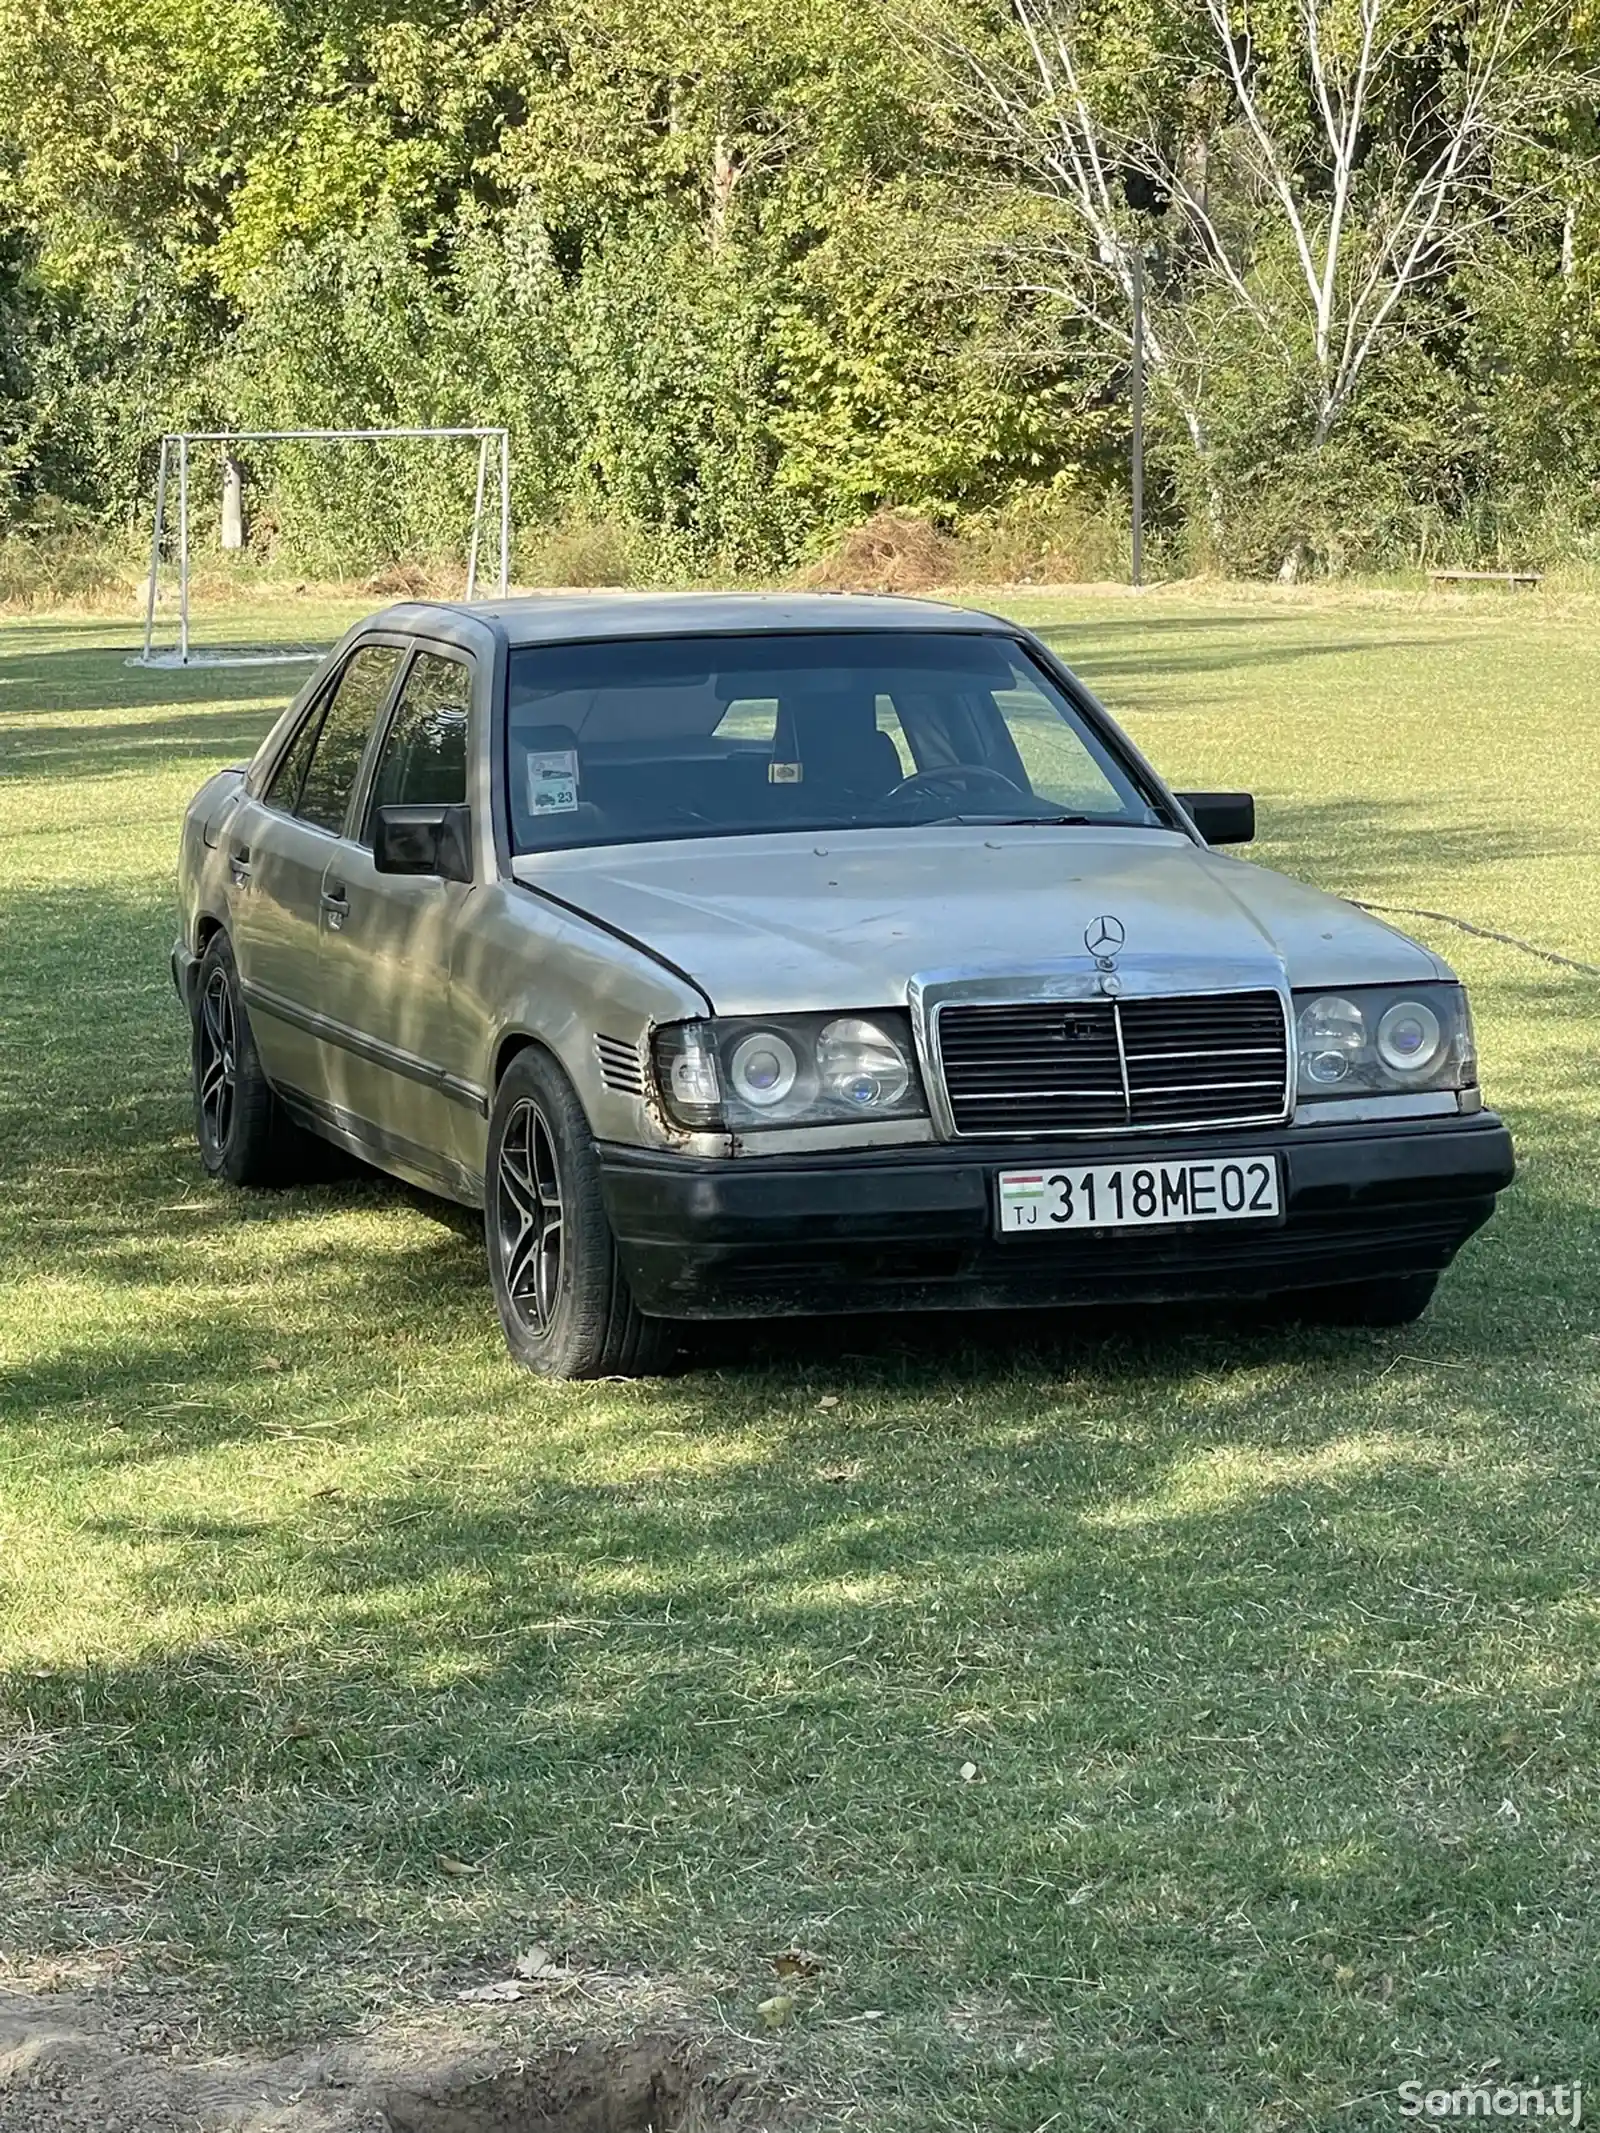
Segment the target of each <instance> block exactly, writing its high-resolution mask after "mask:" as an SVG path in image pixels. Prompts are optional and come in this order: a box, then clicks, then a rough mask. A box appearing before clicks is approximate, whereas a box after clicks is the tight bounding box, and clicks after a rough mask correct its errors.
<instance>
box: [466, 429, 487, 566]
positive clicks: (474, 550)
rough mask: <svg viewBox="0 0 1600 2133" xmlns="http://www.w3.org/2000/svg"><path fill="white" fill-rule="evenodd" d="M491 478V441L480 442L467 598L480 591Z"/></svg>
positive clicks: (483, 439) (485, 439) (483, 440)
mask: <svg viewBox="0 0 1600 2133" xmlns="http://www.w3.org/2000/svg"><path fill="white" fill-rule="evenodd" d="M488 478H489V440H488V438H487V437H480V438H479V440H478V493H477V496H476V497H475V498H474V500H473V505H472V546H471V547H470V548H469V549H468V550H467V598H468V599H469V600H470V599H471V598H472V597H473V595H474V594H475V593H476V592H477V590H478V537H479V535H480V533H481V532H482V529H483V485H484V483H485V482H486V481H487V480H488Z"/></svg>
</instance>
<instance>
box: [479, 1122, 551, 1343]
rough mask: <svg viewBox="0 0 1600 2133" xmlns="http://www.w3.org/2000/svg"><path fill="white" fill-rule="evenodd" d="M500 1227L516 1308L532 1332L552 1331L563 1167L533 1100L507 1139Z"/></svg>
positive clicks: (499, 1189) (500, 1173)
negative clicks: (559, 1162) (558, 1160)
mask: <svg viewBox="0 0 1600 2133" xmlns="http://www.w3.org/2000/svg"><path fill="white" fill-rule="evenodd" d="M495 1223H496V1226H497V1228H498V1230H499V1235H500V1264H501V1267H502V1268H503V1270H504V1273H505V1283H506V1294H507V1296H508V1297H509V1298H510V1300H511V1308H512V1310H513V1311H515V1313H516V1314H517V1317H518V1318H519V1319H520V1320H521V1322H522V1323H523V1325H524V1326H526V1327H527V1329H528V1331H529V1332H530V1333H535V1334H543V1333H548V1332H549V1330H550V1326H551V1322H552V1320H553V1319H554V1317H555V1312H556V1304H557V1301H558V1300H559V1298H560V1294H561V1258H562V1247H563V1242H564V1239H563V1235H562V1230H563V1220H562V1208H561V1168H560V1165H559V1164H558V1162H557V1160H556V1144H555V1136H554V1135H553V1134H552V1133H551V1131H550V1127H549V1123H548V1121H547V1120H546V1118H545V1115H544V1113H543V1112H542V1111H541V1110H540V1108H539V1106H538V1105H537V1104H536V1103H534V1102H533V1101H532V1100H531V1099H530V1098H528V1097H524V1098H523V1099H522V1100H521V1101H520V1102H519V1103H517V1104H515V1105H514V1106H513V1107H512V1111H511V1115H510V1117H509V1118H507V1120H506V1126H505V1132H504V1133H503V1134H502V1135H501V1139H500V1161H499V1163H498V1165H497V1166H496V1170H495Z"/></svg>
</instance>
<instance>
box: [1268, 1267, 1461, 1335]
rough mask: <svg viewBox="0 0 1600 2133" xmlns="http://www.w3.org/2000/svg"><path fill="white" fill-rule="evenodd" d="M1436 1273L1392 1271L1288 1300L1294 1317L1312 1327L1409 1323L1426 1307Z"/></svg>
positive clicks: (1403, 1324) (1432, 1290)
mask: <svg viewBox="0 0 1600 2133" xmlns="http://www.w3.org/2000/svg"><path fill="white" fill-rule="evenodd" d="M1438 1286H1439V1277H1438V1275H1437V1274H1391V1275H1388V1276H1387V1277H1386V1278H1385V1279H1383V1280H1379V1281H1342V1282H1339V1283H1338V1284H1337V1285H1336V1286H1334V1287H1332V1288H1327V1289H1308V1290H1306V1291H1305V1292H1304V1294H1301V1295H1295V1296H1291V1297H1290V1298H1289V1299H1288V1302H1289V1308H1290V1309H1291V1311H1292V1312H1293V1314H1294V1316H1295V1317H1296V1318H1299V1319H1303V1320H1304V1321H1305V1322H1306V1323H1307V1324H1308V1325H1313V1326H1367V1327H1373V1328H1381V1327H1383V1326H1409V1325H1411V1324H1412V1323H1413V1322H1414V1321H1415V1320H1417V1319H1419V1318H1420V1317H1421V1316H1422V1314H1423V1312H1424V1311H1426V1310H1427V1308H1428V1305H1429V1303H1430V1302H1431V1301H1432V1299H1433V1292H1434V1290H1435V1289H1436V1288H1437V1287H1438Z"/></svg>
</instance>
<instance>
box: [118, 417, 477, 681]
mask: <svg viewBox="0 0 1600 2133" xmlns="http://www.w3.org/2000/svg"><path fill="white" fill-rule="evenodd" d="M408 438H409V439H423V438H433V439H437V440H440V441H443V440H447V439H458V440H459V439H467V440H475V441H476V443H477V446H478V475H477V483H476V486H475V489H474V493H473V504H472V539H471V543H470V545H469V547H468V549H467V592H466V597H467V598H468V599H469V600H470V599H472V598H473V597H474V596H475V594H476V592H477V589H478V557H479V552H480V550H481V548H482V545H483V518H484V503H485V496H486V491H487V489H488V483H489V461H490V457H491V451H492V448H497V449H493V456H494V457H495V459H496V461H497V464H496V468H495V476H496V480H495V487H496V491H497V495H496V502H497V504H498V506H499V536H500V539H499V548H500V553H499V573H498V575H499V590H500V594H501V597H502V598H504V596H505V594H506V592H507V590H508V588H509V585H510V577H511V432H510V431H509V430H506V429H491V428H486V427H481V426H477V425H473V426H467V425H459V426H443V427H425V426H423V425H421V424H415V425H401V426H397V427H394V428H388V429H295V430H170V431H168V432H167V434H166V435H165V436H163V438H162V440H161V460H160V465H159V467H158V469H157V472H156V506H155V524H154V526H153V528H152V531H151V535H150V578H149V583H148V585H147V587H146V591H145V609H144V650H143V652H142V653H141V654H140V655H139V657H138V658H137V659H132V660H130V661H129V662H128V663H129V665H130V666H142V667H153V666H182V667H186V666H191V665H193V664H195V663H196V655H195V654H194V653H193V652H192V650H191V647H190V641H189V452H190V448H191V447H192V446H194V445H197V444H220V445H224V446H228V447H232V446H234V445H244V444H379V443H390V442H394V443H401V442H404V441H405V440H406V439H408ZM174 466H175V467H176V472H177V486H178V524H177V536H178V643H177V648H176V650H175V651H171V652H157V651H155V649H154V644H155V628H156V600H157V595H158V592H159V588H160V579H161V549H162V544H163V542H164V541H165V539H166V531H167V525H166V521H167V491H168V487H169V485H170V481H171V476H172V473H173V470H174ZM200 656H201V657H204V658H205V663H206V664H208V665H212V666H222V665H229V666H276V665H280V664H288V663H291V662H294V661H300V660H309V659H320V658H321V656H322V654H321V653H320V652H314V651H302V650H295V651H275V652H250V653H243V654H239V655H236V656H233V657H229V658H226V659H224V658H222V657H219V656H217V655H215V654H212V655H209V656H206V655H200Z"/></svg>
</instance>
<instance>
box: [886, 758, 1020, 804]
mask: <svg viewBox="0 0 1600 2133" xmlns="http://www.w3.org/2000/svg"><path fill="white" fill-rule="evenodd" d="M974 788H976V792H977V794H978V795H981V794H982V793H984V792H985V791H987V792H990V793H992V794H994V795H995V796H996V797H997V798H998V797H1001V796H1003V797H1004V800H1005V804H1006V805H1007V806H1008V807H1015V806H1017V805H1018V804H1019V802H1021V801H1024V800H1026V799H1027V798H1028V795H1027V794H1026V793H1025V792H1024V791H1023V790H1022V788H1021V786H1020V785H1017V784H1015V783H1014V782H1013V781H1012V780H1011V779H1010V778H1008V777H1007V776H1006V774H1005V772H1004V771H1001V770H991V769H990V768H989V766H988V765H987V764H986V763H941V764H939V765H937V766H936V767H935V768H934V769H932V770H914V771H912V773H911V775H910V777H909V778H902V779H901V781H900V783H899V784H898V785H896V786H894V787H893V788H892V789H891V790H890V791H889V792H887V793H885V794H884V799H885V801H886V803H887V804H889V805H890V806H898V805H899V804H900V803H901V802H902V801H904V800H916V799H919V798H921V797H922V796H923V795H924V794H927V795H930V796H937V795H938V794H940V793H946V794H949V795H950V796H951V797H953V798H955V799H960V798H961V797H962V796H963V794H965V795H966V796H967V797H969V798H970V797H973V796H974Z"/></svg>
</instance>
